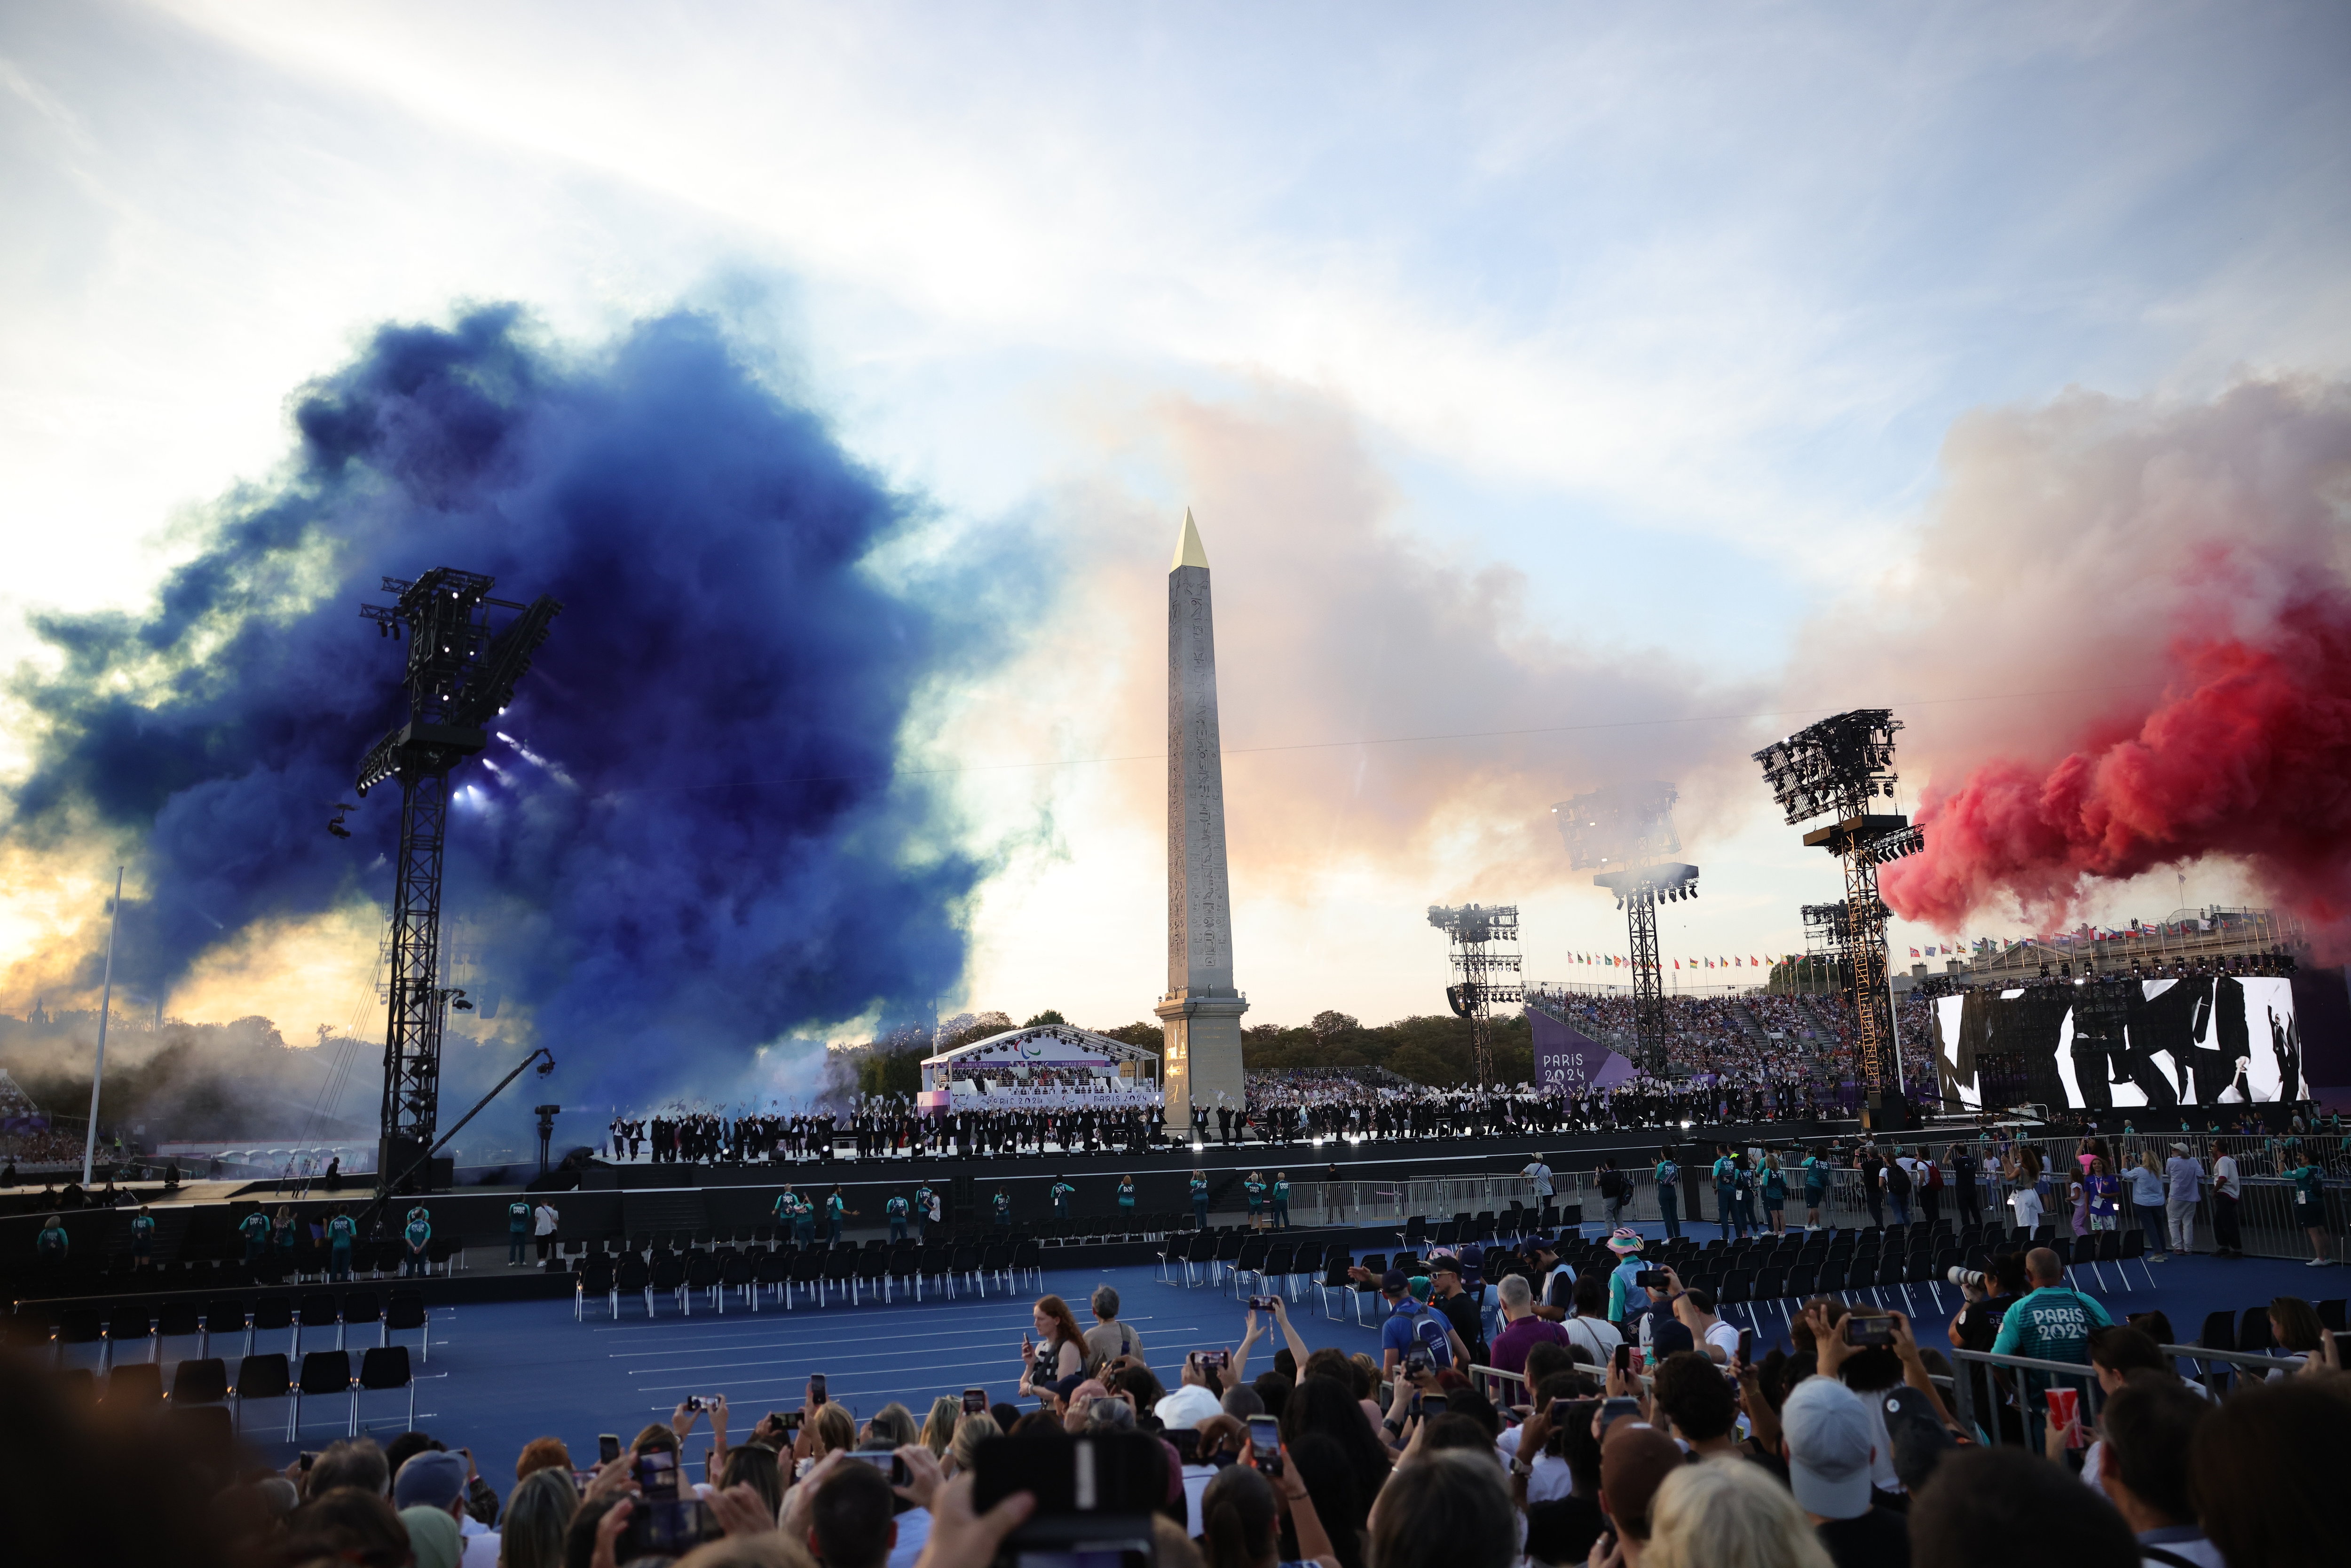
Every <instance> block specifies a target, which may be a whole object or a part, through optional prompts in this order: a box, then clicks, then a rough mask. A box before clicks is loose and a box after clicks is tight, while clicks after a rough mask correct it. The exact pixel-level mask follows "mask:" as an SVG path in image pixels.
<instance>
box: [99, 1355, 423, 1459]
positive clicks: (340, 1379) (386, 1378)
mask: <svg viewBox="0 0 2351 1568" xmlns="http://www.w3.org/2000/svg"><path fill="white" fill-rule="evenodd" d="M58 1377H59V1379H60V1381H61V1382H62V1383H63V1384H64V1385H65V1387H66V1390H67V1393H68V1396H73V1395H75V1394H76V1393H77V1392H78V1393H79V1395H80V1396H81V1397H83V1398H84V1399H87V1400H95V1401H98V1402H100V1403H102V1404H104V1405H105V1406H108V1407H110V1408H120V1407H122V1406H156V1405H164V1406H168V1407H169V1408H170V1409H171V1410H172V1413H173V1414H174V1415H175V1416H195V1413H197V1412H202V1411H206V1410H217V1411H220V1412H221V1413H222V1415H223V1416H225V1417H226V1420H225V1426H226V1427H227V1431H226V1432H225V1433H224V1434H223V1436H224V1437H226V1436H229V1435H232V1434H234V1433H236V1432H241V1431H243V1430H244V1429H245V1407H246V1405H247V1404H248V1403H250V1402H253V1401H255V1400H269V1399H283V1400H285V1401H286V1402H287V1403H286V1437H287V1440H288V1441H292V1440H293V1439H295V1438H296V1437H298V1436H299V1435H300V1432H301V1427H302V1401H303V1399H304V1397H305V1396H308V1397H310V1398H313V1399H316V1398H324V1397H329V1396H349V1398H350V1409H349V1410H348V1412H346V1413H345V1414H344V1416H343V1417H342V1420H341V1422H340V1425H341V1427H342V1428H343V1435H344V1436H346V1437H357V1436H358V1435H359V1429H360V1395H361V1394H362V1393H377V1392H398V1391H400V1390H402V1389H405V1390H407V1393H408V1417H407V1427H414V1426H415V1425H416V1380H415V1378H414V1377H413V1375H412V1374H411V1372H410V1369H409V1360H408V1347H407V1346H406V1345H404V1344H390V1345H372V1346H370V1347H369V1348H368V1350H367V1351H366V1352H365V1353H364V1354H362V1355H361V1356H360V1362H359V1364H358V1366H357V1367H354V1366H353V1365H352V1364H351V1354H350V1352H349V1351H347V1350H313V1351H305V1352H304V1353H303V1354H302V1355H301V1358H300V1359H299V1361H296V1360H295V1359H293V1358H291V1357H289V1356H288V1355H287V1354H286V1353H285V1352H284V1351H265V1352H261V1353H259V1354H252V1355H246V1356H241V1357H239V1358H238V1360H237V1363H236V1373H235V1377H234V1378H232V1377H231V1375H230V1374H229V1364H228V1362H227V1361H226V1360H225V1359H224V1358H223V1357H220V1356H189V1357H188V1358H186V1359H185V1360H183V1361H181V1362H178V1363H176V1364H174V1365H173V1366H172V1384H171V1387H170V1388H169V1389H168V1390H166V1389H165V1387H164V1386H163V1369H162V1365H161V1364H158V1363H155V1362H152V1361H133V1362H125V1363H123V1364H120V1365H118V1366H115V1367H112V1368H110V1369H109V1370H108V1371H107V1372H106V1373H105V1375H104V1377H103V1379H102V1380H101V1379H100V1377H99V1374H98V1373H96V1372H94V1371H93V1370H92V1369H90V1368H89V1367H87V1366H71V1367H67V1368H65V1369H64V1370H63V1371H61V1372H60V1373H59V1374H58ZM232 1410H233V1414H232V1413H231V1412H232ZM196 1418H201V1417H196ZM402 1429H403V1430H405V1429H406V1427H403V1428H402Z"/></svg>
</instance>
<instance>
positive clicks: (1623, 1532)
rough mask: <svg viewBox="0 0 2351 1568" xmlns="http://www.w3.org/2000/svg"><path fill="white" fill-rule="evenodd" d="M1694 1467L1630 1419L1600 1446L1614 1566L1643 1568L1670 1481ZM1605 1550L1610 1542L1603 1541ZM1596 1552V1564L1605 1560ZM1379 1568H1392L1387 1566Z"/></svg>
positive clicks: (1602, 1503)
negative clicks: (1653, 1518)
mask: <svg viewBox="0 0 2351 1568" xmlns="http://www.w3.org/2000/svg"><path fill="white" fill-rule="evenodd" d="M1687 1462H1688V1457H1687V1455H1685V1454H1684V1453H1683V1452H1682V1451H1681V1449H1680V1448H1678V1447H1677V1445H1676V1444H1675V1442H1674V1440H1673V1439H1672V1438H1671V1437H1667V1436H1666V1435H1665V1434H1664V1433H1663V1432H1660V1431H1658V1430H1657V1429H1656V1427H1646V1426H1643V1425H1641V1424H1640V1423H1639V1422H1637V1421H1635V1420H1633V1419H1631V1418H1630V1417H1626V1418H1624V1419H1620V1420H1618V1421H1615V1422H1614V1423H1613V1424H1611V1425H1610V1427H1608V1432H1607V1436H1606V1437H1604V1438H1603V1439H1602V1440H1601V1444H1600V1511H1601V1512H1602V1513H1604V1514H1605V1515H1607V1517H1608V1525H1609V1528H1610V1529H1611V1530H1612V1531H1614V1533H1615V1538H1616V1539H1615V1549H1614V1552H1611V1553H1610V1554H1609V1557H1608V1559H1607V1560H1608V1561H1612V1562H1617V1563H1623V1564H1624V1565H1625V1568H1640V1564H1641V1557H1642V1553H1643V1552H1645V1551H1646V1549H1647V1547H1648V1544H1649V1505H1650V1504H1651V1503H1652V1502H1653V1501H1654V1500H1656V1495H1657V1489H1658V1488H1659V1487H1661V1486H1663V1485H1665V1482H1666V1478H1667V1476H1669V1475H1672V1474H1673V1473H1674V1472H1675V1471H1676V1470H1677V1469H1681V1467H1682V1466H1683V1465H1685V1464H1687ZM1602 1543H1603V1545H1605V1544H1606V1537H1603V1538H1602ZM1599 1552H1600V1548H1598V1547H1595V1548H1593V1561H1595V1562H1598V1561H1601V1560H1602V1559H1601V1558H1600V1556H1599ZM1379 1568H1386V1565H1385V1563H1381V1564H1379Z"/></svg>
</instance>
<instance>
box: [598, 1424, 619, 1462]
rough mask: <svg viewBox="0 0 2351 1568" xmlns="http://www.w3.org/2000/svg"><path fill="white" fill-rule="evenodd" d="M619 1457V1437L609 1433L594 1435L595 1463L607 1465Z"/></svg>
mask: <svg viewBox="0 0 2351 1568" xmlns="http://www.w3.org/2000/svg"><path fill="white" fill-rule="evenodd" d="M620 1457H621V1439H620V1437H619V1436H618V1435H617V1434H615V1433H611V1432H599V1433H598V1434H597V1435H596V1462H597V1463H598V1464H602V1465H609V1464H611V1462H612V1461H613V1460H614V1459H617V1458H620Z"/></svg>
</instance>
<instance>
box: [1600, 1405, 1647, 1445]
mask: <svg viewBox="0 0 2351 1568" xmlns="http://www.w3.org/2000/svg"><path fill="white" fill-rule="evenodd" d="M1640 1413H1641V1402H1640V1401H1639V1400H1637V1399H1625V1398H1621V1397H1620V1398H1615V1399H1611V1400H1609V1401H1608V1402H1607V1403H1605V1404H1604V1405H1602V1406H1600V1432H1601V1435H1602V1436H1603V1437H1605V1436H1607V1433H1608V1428H1609V1427H1613V1426H1614V1425H1615V1424H1616V1423H1617V1422H1619V1421H1621V1420H1623V1419H1624V1418H1625V1416H1638V1415H1639V1414H1640Z"/></svg>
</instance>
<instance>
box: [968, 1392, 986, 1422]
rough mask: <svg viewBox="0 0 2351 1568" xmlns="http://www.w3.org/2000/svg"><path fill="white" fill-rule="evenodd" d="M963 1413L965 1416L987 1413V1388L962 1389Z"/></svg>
mask: <svg viewBox="0 0 2351 1568" xmlns="http://www.w3.org/2000/svg"><path fill="white" fill-rule="evenodd" d="M963 1413H964V1414H965V1415H967V1416H985V1415H987V1389H985V1388H967V1389H965V1390H964V1391H963Z"/></svg>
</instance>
